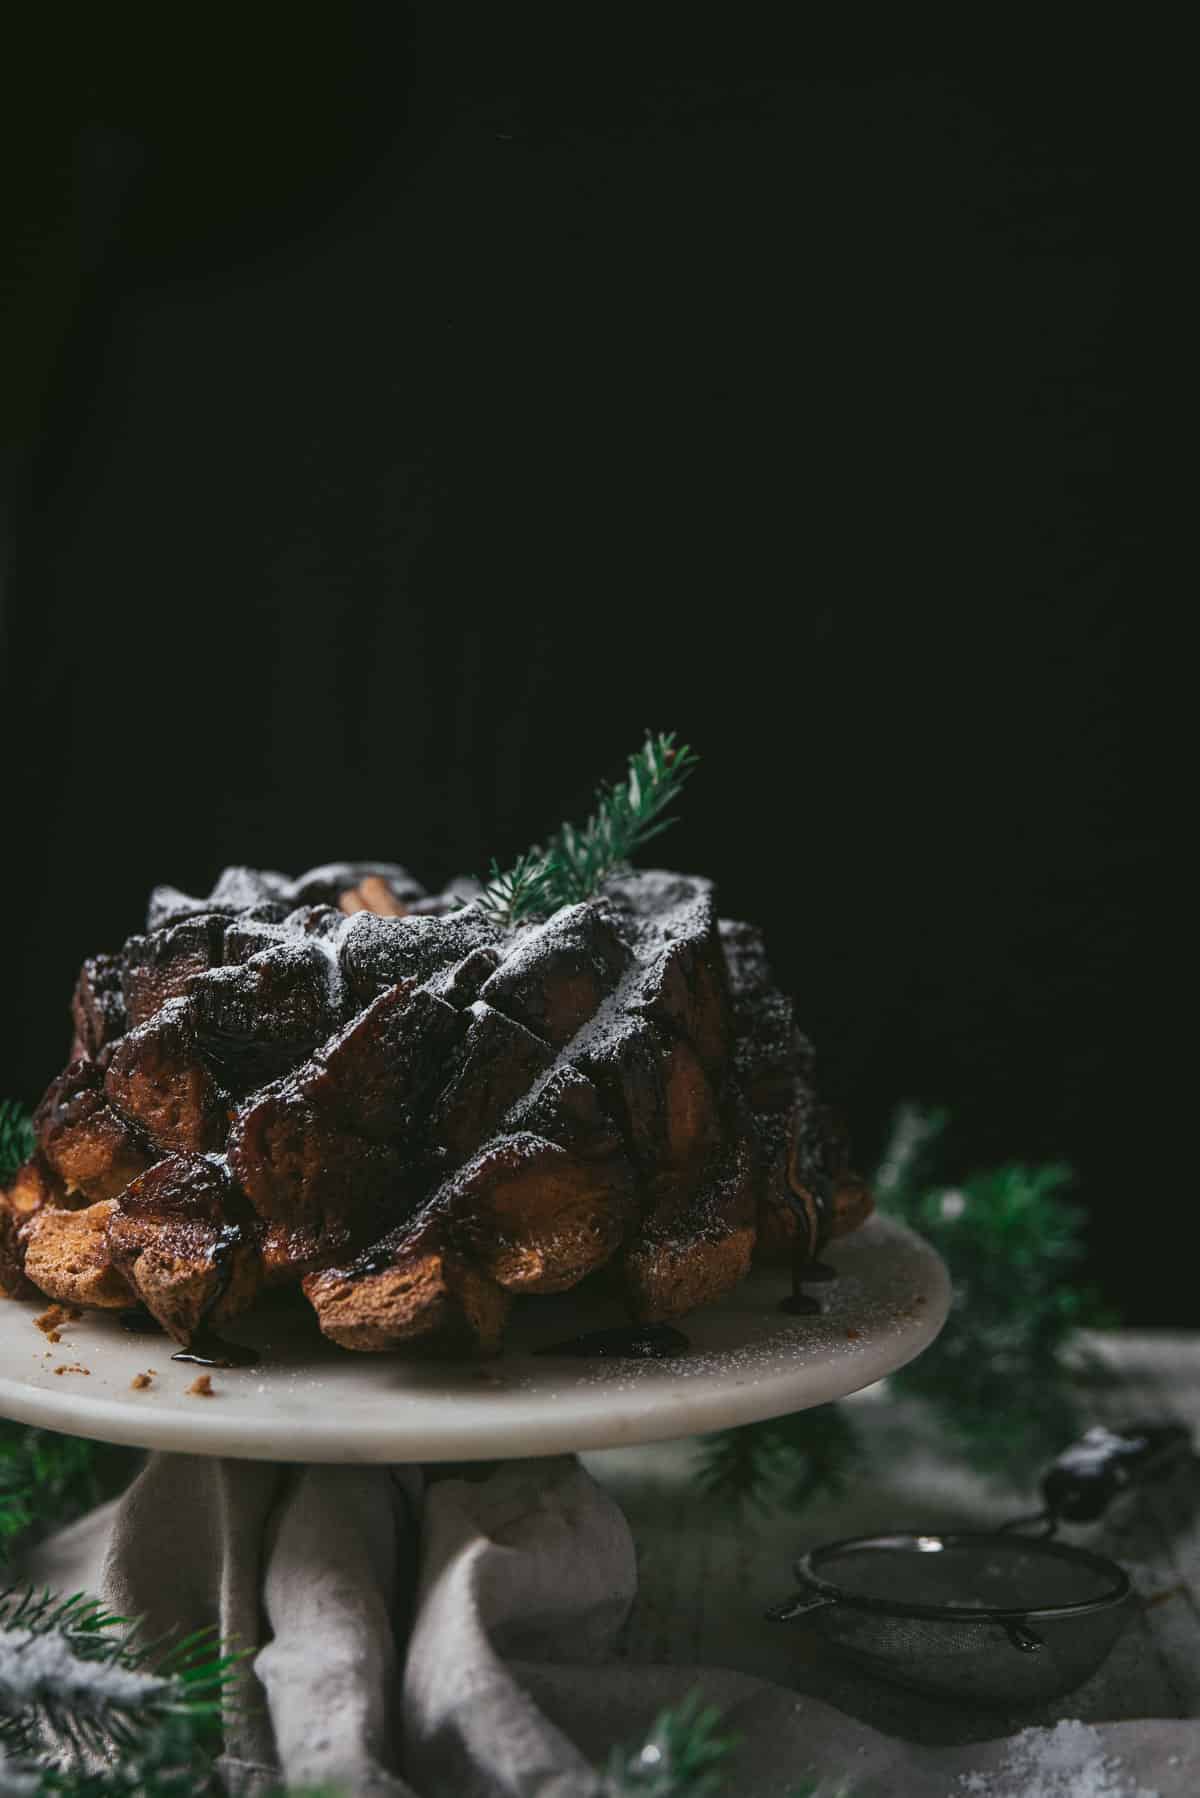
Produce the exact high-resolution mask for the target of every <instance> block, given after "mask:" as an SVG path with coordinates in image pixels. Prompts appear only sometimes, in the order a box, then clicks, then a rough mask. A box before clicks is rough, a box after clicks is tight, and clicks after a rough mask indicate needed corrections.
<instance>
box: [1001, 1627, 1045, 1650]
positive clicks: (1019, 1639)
mask: <svg viewBox="0 0 1200 1798" xmlns="http://www.w3.org/2000/svg"><path fill="white" fill-rule="evenodd" d="M1004 1633H1005V1635H1006V1636H1007V1637H1008V1639H1009V1641H1010V1642H1011V1643H1012V1645H1013V1647H1014V1648H1019V1649H1020V1650H1021V1653H1022V1654H1039V1653H1040V1652H1041V1650H1042V1649H1043V1648H1044V1647H1045V1646H1046V1644H1045V1642H1044V1641H1043V1639H1042V1637H1041V1636H1039V1635H1038V1633H1037V1631H1036V1630H1032V1629H1030V1627H1029V1625H1028V1624H1027V1623H1006V1624H1005V1625H1004Z"/></svg>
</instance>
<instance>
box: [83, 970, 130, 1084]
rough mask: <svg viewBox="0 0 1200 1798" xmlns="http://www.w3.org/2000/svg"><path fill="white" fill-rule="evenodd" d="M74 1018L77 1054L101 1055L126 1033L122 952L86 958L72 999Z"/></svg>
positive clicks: (126, 1021) (126, 1020)
mask: <svg viewBox="0 0 1200 1798" xmlns="http://www.w3.org/2000/svg"><path fill="white" fill-rule="evenodd" d="M71 1020H72V1022H73V1024H74V1026H75V1041H76V1043H77V1045H78V1048H77V1050H76V1054H77V1055H89V1056H96V1055H99V1053H100V1051H101V1050H102V1049H104V1048H106V1047H107V1046H108V1044H109V1043H113V1042H115V1041H116V1040H117V1038H118V1037H119V1036H124V1034H125V1031H126V1030H127V1029H128V1027H129V1025H128V1019H127V1018H126V1015H125V1000H124V997H123V995H122V992H121V958H120V956H117V955H93V956H91V957H89V959H88V960H87V961H85V962H84V964H83V966H82V968H80V970H79V979H78V980H77V981H76V982H75V992H74V995H73V996H72V999H71ZM74 1059H75V1055H73V1056H72V1060H74Z"/></svg>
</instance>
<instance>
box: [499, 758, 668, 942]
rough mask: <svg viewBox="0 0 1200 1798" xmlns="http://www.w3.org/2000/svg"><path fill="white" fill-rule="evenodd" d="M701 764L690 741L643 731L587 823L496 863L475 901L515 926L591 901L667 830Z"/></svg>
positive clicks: (567, 827) (598, 796)
mask: <svg viewBox="0 0 1200 1798" xmlns="http://www.w3.org/2000/svg"><path fill="white" fill-rule="evenodd" d="M698 761H699V757H698V756H696V755H694V754H693V753H692V750H691V748H690V747H689V746H688V744H686V743H682V744H678V745H677V744H676V742H675V733H674V732H673V731H659V732H657V733H651V732H647V735H646V741H645V743H644V744H643V745H642V747H641V749H639V750H638V751H636V753H635V754H633V755H631V756H630V757H629V764H628V768H627V770H626V774H625V777H624V779H623V780H619V781H614V782H612V783H611V784H609V785H607V786H601V787H599V788H598V789H597V792H596V804H595V809H594V810H593V811H592V812H591V814H590V815H589V817H588V820H587V822H586V824H582V825H575V824H564V825H562V826H561V828H560V829H559V831H558V832H557V834H556V835H555V836H553V837H552V838H551V839H550V842H549V843H548V844H547V846H546V847H545V848H544V849H541V848H535V849H531V850H529V851H528V852H527V853H526V854H525V855H522V856H520V857H519V858H518V859H517V861H515V862H514V863H513V865H512V867H511V868H508V869H503V870H502V869H501V868H500V867H499V866H498V865H497V863H496V862H495V861H493V862H492V865H491V870H490V872H489V875H488V879H487V881H486V882H485V883H484V890H483V894H482V896H481V897H480V899H479V900H478V901H477V903H478V904H480V905H481V906H482V907H483V909H484V910H485V911H486V912H487V913H488V914H489V916H490V917H492V918H493V919H494V920H495V922H496V923H497V924H499V925H501V926H503V927H504V928H506V929H512V928H514V927H515V926H516V925H518V924H522V923H524V922H526V921H527V920H528V919H531V918H539V917H543V918H544V917H548V916H549V915H550V914H551V913H552V912H555V911H557V910H558V909H559V907H560V906H563V905H575V904H578V903H579V901H580V900H583V899H590V898H591V897H592V895H593V894H594V893H596V892H598V891H599V889H600V886H601V884H602V883H603V882H604V881H605V880H606V879H607V878H608V876H609V875H610V874H615V873H617V872H618V871H619V870H620V869H622V868H624V867H626V866H627V865H628V863H629V862H630V861H631V859H632V858H633V856H634V854H635V853H636V852H637V851H638V850H639V849H643V848H644V847H645V846H646V844H647V843H650V842H652V841H653V840H654V838H655V837H658V836H661V835H662V833H663V831H664V830H669V829H670V828H671V825H672V824H673V823H674V822H675V820H674V818H672V817H669V816H668V813H669V811H670V808H671V806H672V805H673V804H674V803H675V801H676V799H677V798H678V797H679V794H680V792H681V791H682V789H683V786H684V783H685V782H686V781H687V780H688V779H689V778H690V776H691V774H692V772H693V770H694V769H695V767H696V765H697V763H698Z"/></svg>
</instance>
